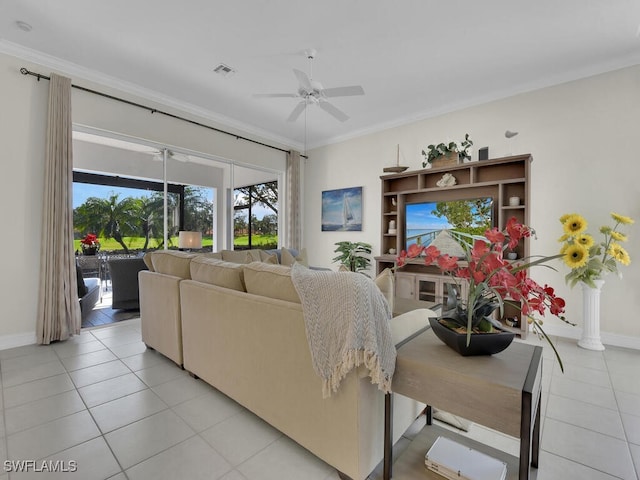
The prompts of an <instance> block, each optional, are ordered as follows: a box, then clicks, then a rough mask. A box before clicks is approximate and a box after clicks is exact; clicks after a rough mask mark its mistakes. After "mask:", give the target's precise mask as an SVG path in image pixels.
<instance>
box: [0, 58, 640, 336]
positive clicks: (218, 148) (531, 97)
mask: <svg viewBox="0 0 640 480" xmlns="http://www.w3.org/2000/svg"><path fill="white" fill-rule="evenodd" d="M22 66H25V67H27V68H30V69H32V70H35V71H43V67H39V66H36V65H32V64H29V62H25V61H23V60H20V59H16V58H14V57H11V56H7V55H2V54H0V85H2V89H1V91H2V93H1V94H0V95H1V102H0V104H1V105H2V115H0V142H1V143H0V144H1V145H2V146H3V153H4V155H3V158H2V162H1V164H0V165H1V166H0V170H1V171H2V178H4V179H5V185H4V188H3V189H2V202H1V204H0V209H1V210H0V213H1V217H2V218H3V219H4V220H5V224H4V232H5V235H3V236H2V237H1V240H0V242H1V243H0V247H1V249H2V250H1V251H2V252H3V258H4V259H3V262H2V267H3V275H2V276H1V277H0V278H1V280H0V302H1V304H2V306H3V312H2V316H1V317H0V349H2V348H6V347H7V346H12V345H17V344H21V343H30V342H32V341H34V331H35V317H36V310H37V304H36V290H37V288H38V272H39V258H38V252H39V249H40V242H41V241H42V240H44V239H42V238H41V229H40V221H39V219H40V218H41V204H42V193H41V192H42V185H43V182H44V179H43V174H42V172H43V157H44V153H43V152H44V137H45V121H46V109H47V92H48V82H46V81H41V82H37V81H36V80H35V78H32V77H25V76H23V75H21V74H20V73H19V68H20V67H22ZM43 73H48V72H46V71H45V72H43ZM75 80H76V79H74V81H75ZM84 85H87V86H89V87H94V88H96V89H99V90H102V91H108V90H107V89H104V88H101V87H100V86H94V85H90V84H88V83H87V84H84ZM113 93H115V94H118V92H113ZM120 95H122V94H120ZM134 100H137V99H134ZM142 103H146V102H144V101H143V102H142ZM639 118H640V67H632V68H628V69H624V70H620V71H617V72H613V73H609V74H605V75H600V76H597V77H592V78H588V79H584V80H580V81H576V82H571V83H567V84H564V85H560V86H556V87H551V88H546V89H543V90H538V91H535V92H531V93H527V94H522V95H518V96H515V97H511V98H508V99H505V100H501V101H496V102H492V103H489V104H485V105H480V106H477V107H473V108H469V109H466V110H462V111H458V112H454V113H450V114H447V115H443V116H441V117H438V118H432V119H427V120H424V121H420V122H415V123H412V124H407V125H405V126H402V127H398V128H394V129H389V130H386V131H383V132H379V133H376V134H372V135H367V136H364V137H360V138H357V139H353V140H350V141H345V142H343V143H340V144H337V145H332V146H327V147H323V148H318V149H316V150H313V151H311V152H309V153H310V155H309V156H310V159H309V160H307V161H306V165H305V179H304V216H303V221H304V231H303V237H304V243H305V246H306V247H307V250H308V254H309V259H310V263H312V264H314V265H325V266H335V265H332V264H331V258H333V256H334V253H333V249H334V248H335V247H334V243H335V242H337V241H340V240H354V241H357V240H360V241H366V242H370V243H372V244H373V245H374V252H376V253H378V252H379V240H380V239H379V236H380V233H379V232H380V218H379V210H380V179H379V176H380V175H381V174H382V168H383V167H384V166H388V165H392V164H393V163H394V162H395V158H396V145H397V144H400V148H401V155H402V156H401V160H402V163H403V164H406V165H409V166H410V168H411V169H418V168H421V161H422V158H421V156H420V150H421V149H422V148H424V147H425V146H426V145H428V144H429V143H433V142H440V141H442V140H448V139H451V140H460V139H461V138H462V137H463V135H464V133H466V132H468V133H469V134H470V135H471V137H472V139H473V140H474V142H475V145H474V147H476V148H478V147H482V146H489V149H490V156H491V157H498V156H502V155H504V154H506V153H525V152H530V153H532V154H533V157H534V162H533V164H532V199H533V201H532V206H531V223H532V226H533V227H535V228H536V230H537V231H538V240H535V241H533V242H532V252H533V253H534V254H536V253H538V254H545V255H548V254H552V253H555V252H556V251H557V248H558V245H559V244H558V243H557V238H558V237H559V236H560V235H561V231H560V224H559V223H558V220H557V219H558V217H559V216H560V215H561V214H563V213H566V212H574V211H575V212H579V213H582V214H584V215H585V216H587V219H588V220H589V221H590V223H591V224H592V226H596V227H597V226H599V225H601V224H603V223H607V222H608V220H609V217H608V215H609V212H610V211H612V210H613V211H617V212H619V213H623V214H626V215H630V216H632V217H634V218H636V219H638V220H639V221H640V186H639V183H638V179H639V178H640V175H639V174H640V162H638V160H637V159H636V156H637V153H636V151H637V148H636V138H637V126H638V119H639ZM73 119H74V122H75V123H78V124H82V125H87V126H90V127H95V128H101V129H105V130H109V131H114V132H117V133H123V134H127V135H131V136H134V137H140V138H143V139H146V140H150V141H155V142H159V143H163V144H169V145H174V146H178V147H183V148H187V149H190V150H193V151H200V152H203V153H207V154H210V155H215V156H218V157H222V158H226V159H231V160H234V161H238V162H245V163H247V164H253V165H258V166H262V167H266V168H270V169H275V170H282V169H283V167H284V161H285V160H284V154H283V153H281V152H277V151H275V150H270V149H265V148H264V147H260V146H257V145H253V144H251V143H248V142H244V141H239V140H235V138H233V137H228V136H226V135H222V134H216V133H214V132H211V131H208V130H204V129H202V128H200V127H195V126H190V125H187V124H185V123H183V122H180V121H177V120H172V119H169V118H166V117H161V116H159V115H151V114H149V113H148V112H144V111H143V110H138V109H136V108H134V107H127V106H124V105H122V104H119V103H116V102H113V101H109V100H106V99H103V98H100V97H96V96H93V95H90V94H87V93H82V92H79V91H77V90H74V92H73ZM222 127H223V128H224V126H222ZM506 129H510V130H515V131H519V132H520V134H519V135H518V136H517V137H515V138H514V139H513V140H512V142H513V144H512V145H509V144H508V142H507V140H506V139H505V138H504V131H505V130H506ZM474 153H475V155H477V151H476V152H474ZM356 185H362V186H363V187H364V202H363V203H364V218H363V231H362V232H351V233H339V232H321V231H320V208H321V205H320V196H321V192H322V191H323V190H327V189H335V188H342V187H350V186H356ZM630 234H631V241H630V242H629V243H628V244H627V245H626V247H627V248H628V250H629V252H630V254H631V256H632V258H633V259H635V262H634V263H632V265H631V266H630V267H622V270H623V274H624V278H623V279H622V280H620V279H618V278H616V277H614V276H609V277H608V278H607V283H606V285H605V288H604V292H603V297H602V331H603V339H604V340H605V342H606V341H610V342H611V343H616V344H620V345H629V346H636V347H638V348H640V320H637V319H636V318H635V315H634V313H633V312H636V311H638V309H639V307H640V297H639V296H638V295H637V294H636V290H637V288H636V286H637V285H638V284H639V282H640V247H639V245H640V231H639V230H638V227H637V225H634V226H633V228H632V229H631V230H630ZM557 266H558V268H559V272H553V271H546V270H538V271H537V272H535V277H536V278H537V279H538V280H539V281H541V282H548V283H550V284H552V285H553V286H555V287H556V288H557V289H558V290H559V292H560V293H561V294H562V295H563V296H564V297H565V298H566V299H567V302H568V312H569V316H570V318H571V319H572V320H575V321H576V322H578V323H580V316H581V313H582V307H581V295H580V292H579V290H573V291H572V290H569V289H568V288H567V287H565V285H564V280H563V276H564V274H565V273H566V269H565V268H564V267H563V266H562V265H561V264H560V263H559V262H558V263H557ZM546 325H547V326H548V328H549V329H551V330H554V331H558V332H562V333H565V334H567V335H569V336H577V335H578V334H579V328H576V329H571V330H569V331H568V332H563V331H562V326H561V325H560V324H559V323H558V322H556V321H553V320H549V321H548V322H547V323H546Z"/></svg>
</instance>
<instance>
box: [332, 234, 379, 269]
mask: <svg viewBox="0 0 640 480" xmlns="http://www.w3.org/2000/svg"><path fill="white" fill-rule="evenodd" d="M335 245H337V248H336V249H335V250H334V253H339V255H338V256H336V257H334V259H333V262H334V263H340V265H342V266H343V267H344V268H345V269H347V270H349V271H351V272H360V273H363V274H364V272H363V271H364V270H368V269H369V266H370V265H371V260H370V258H369V255H371V249H372V247H371V245H370V244H368V243H365V242H337V243H335ZM365 275H366V274H365Z"/></svg>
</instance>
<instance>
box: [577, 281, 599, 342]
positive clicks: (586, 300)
mask: <svg viewBox="0 0 640 480" xmlns="http://www.w3.org/2000/svg"><path fill="white" fill-rule="evenodd" d="M593 283H595V284H596V288H591V287H590V286H589V285H587V284H586V283H583V284H582V316H583V326H582V338H580V340H579V341H578V346H580V347H582V348H586V349H587V350H604V345H603V344H602V342H601V341H600V290H601V289H602V285H604V280H594V281H593Z"/></svg>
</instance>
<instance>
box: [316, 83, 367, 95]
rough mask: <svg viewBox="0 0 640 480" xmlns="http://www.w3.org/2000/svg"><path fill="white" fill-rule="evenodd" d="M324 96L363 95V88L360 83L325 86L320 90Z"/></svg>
mask: <svg viewBox="0 0 640 480" xmlns="http://www.w3.org/2000/svg"><path fill="white" fill-rule="evenodd" d="M322 94H323V95H324V96H325V97H350V96H353V95H364V89H363V88H362V87H361V86H360V85H350V86H348V87H335V88H325V89H323V90H322Z"/></svg>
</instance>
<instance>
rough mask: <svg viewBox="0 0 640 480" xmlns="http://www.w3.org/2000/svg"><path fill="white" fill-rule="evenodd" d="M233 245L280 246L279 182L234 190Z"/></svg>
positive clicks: (235, 246)
mask: <svg viewBox="0 0 640 480" xmlns="http://www.w3.org/2000/svg"><path fill="white" fill-rule="evenodd" d="M233 208H234V214H233V248H234V249H235V250H244V249H251V248H260V249H265V250H266V249H271V248H278V182H277V181H273V182H265V183H259V184H256V185H249V186H246V187H239V188H236V189H235V190H234V207H233Z"/></svg>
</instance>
